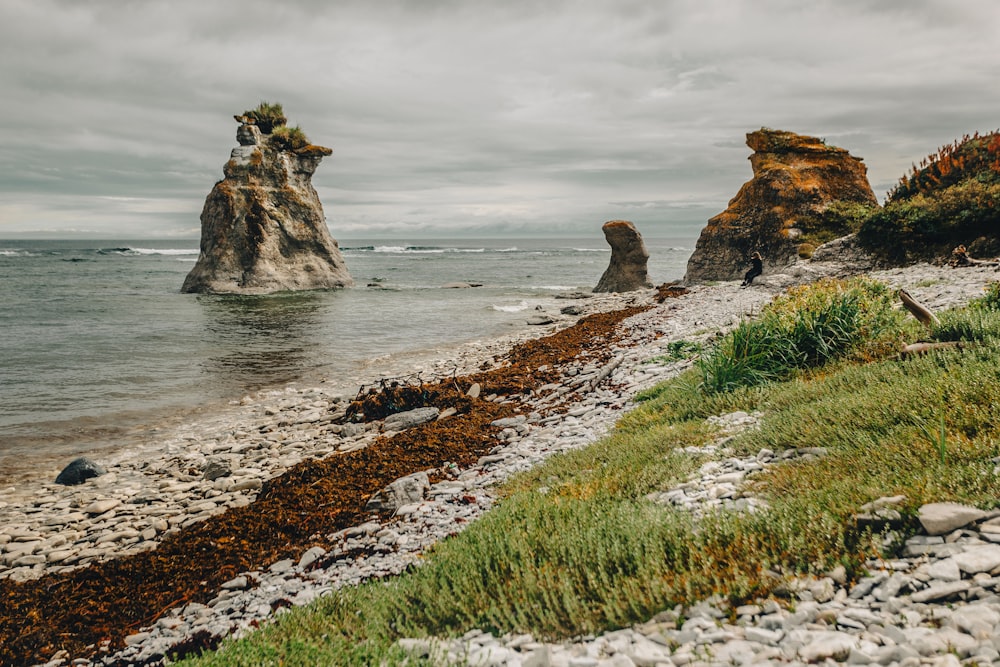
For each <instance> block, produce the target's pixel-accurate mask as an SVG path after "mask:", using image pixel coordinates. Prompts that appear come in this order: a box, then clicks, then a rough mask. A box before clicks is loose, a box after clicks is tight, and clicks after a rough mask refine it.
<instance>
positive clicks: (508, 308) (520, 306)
mask: <svg viewBox="0 0 1000 667" xmlns="http://www.w3.org/2000/svg"><path fill="white" fill-rule="evenodd" d="M530 307H531V306H529V305H528V302H527V301H522V302H521V303H519V304H517V305H515V306H498V305H496V304H493V310H498V311H500V312H501V313H519V312H521V311H522V310H527V309H528V308H530Z"/></svg>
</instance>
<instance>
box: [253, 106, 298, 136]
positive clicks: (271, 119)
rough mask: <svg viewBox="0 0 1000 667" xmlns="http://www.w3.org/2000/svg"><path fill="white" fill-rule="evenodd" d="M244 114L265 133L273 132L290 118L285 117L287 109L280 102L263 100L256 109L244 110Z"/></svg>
mask: <svg viewBox="0 0 1000 667" xmlns="http://www.w3.org/2000/svg"><path fill="white" fill-rule="evenodd" d="M243 115H244V116H246V117H247V118H249V119H250V120H252V121H253V122H254V124H255V125H257V127H259V128H260V131H261V132H263V133H264V134H271V133H272V132H274V130H275V128H278V127H281V126H283V125H284V124H285V123H287V122H288V119H287V118H285V111H284V109H282V108H281V104H280V103H278V102H275V103H274V104H271V103H270V102H264V101H262V102H261V103H260V104H258V105H257V108H256V109H248V110H247V111H244V112H243Z"/></svg>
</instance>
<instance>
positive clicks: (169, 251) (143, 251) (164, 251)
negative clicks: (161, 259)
mask: <svg viewBox="0 0 1000 667" xmlns="http://www.w3.org/2000/svg"><path fill="white" fill-rule="evenodd" d="M129 251H130V252H134V253H135V254H137V255H197V254H198V251H197V250H189V249H187V248H129Z"/></svg>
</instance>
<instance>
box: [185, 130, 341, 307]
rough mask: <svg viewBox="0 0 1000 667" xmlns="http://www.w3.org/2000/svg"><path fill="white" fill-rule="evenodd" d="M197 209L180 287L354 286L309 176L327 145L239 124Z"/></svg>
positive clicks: (242, 290) (220, 290) (233, 290)
mask: <svg viewBox="0 0 1000 667" xmlns="http://www.w3.org/2000/svg"><path fill="white" fill-rule="evenodd" d="M236 136H237V141H238V142H239V144H240V145H239V146H237V147H236V148H234V149H233V151H232V154H231V157H230V160H229V162H227V163H226V165H225V167H224V168H223V173H224V175H225V178H224V179H223V180H221V181H219V182H218V183H216V184H215V187H214V188H212V192H211V193H209V195H208V197H207V198H206V200H205V206H204V208H203V209H202V212H201V252H200V254H199V255H198V261H197V263H196V264H195V265H194V268H193V269H191V272H190V273H188V275H187V278H185V280H184V285H183V287H182V288H181V291H183V292H208V293H215V294H266V293H270V292H279V291H286V290H313V289H333V288H340V287H349V286H351V285H353V284H354V281H353V280H352V279H351V276H350V273H349V272H348V270H347V266H346V264H345V263H344V258H343V256H342V255H341V253H340V248H339V246H338V245H337V242H336V241H335V240H334V239H333V238H332V237H331V236H330V231H329V229H328V228H327V226H326V216H325V215H324V213H323V205H322V204H321V203H320V201H319V195H318V194H317V193H316V189H315V188H314V187H313V185H312V175H313V172H315V171H316V168H317V167H318V166H319V163H320V162H321V161H322V160H323V158H324V157H326V156H328V155H330V154H331V153H332V151H331V150H330V149H329V148H325V147H323V146H313V145H305V146H300V147H299V148H296V149H292V148H291V147H289V146H288V145H287V144H284V143H282V142H280V141H271V138H272V135H270V134H263V133H262V131H261V126H257V125H247V124H246V123H244V125H242V126H241V127H240V129H239V130H238V131H237V135H236Z"/></svg>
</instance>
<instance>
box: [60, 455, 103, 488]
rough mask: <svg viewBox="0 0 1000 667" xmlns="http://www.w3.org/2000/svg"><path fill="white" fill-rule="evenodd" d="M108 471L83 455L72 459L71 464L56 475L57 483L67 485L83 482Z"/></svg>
mask: <svg viewBox="0 0 1000 667" xmlns="http://www.w3.org/2000/svg"><path fill="white" fill-rule="evenodd" d="M106 472H107V470H105V469H104V467H103V466H101V465H100V464H99V463H95V462H94V461H91V460H90V459H88V458H87V457H85V456H81V457H80V458H78V459H73V460H72V461H70V462H69V465H68V466H66V467H65V468H63V469H62V472H60V473H59V475H58V476H57V477H56V484H65V485H66V486H73V485H75V484H83V483H84V482H86V481H87V480H88V479H90V478H92V477H100V476H101V475H103V474H104V473H106Z"/></svg>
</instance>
